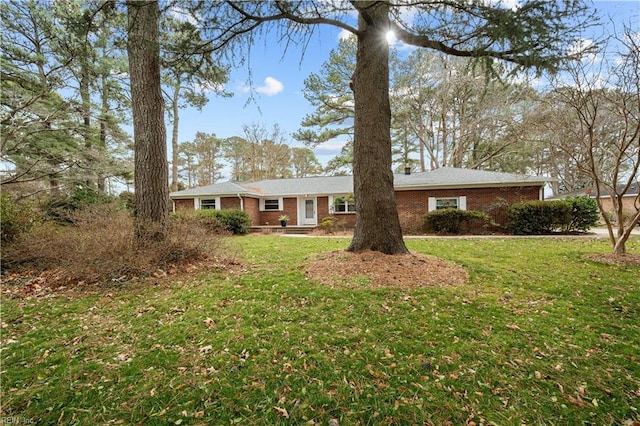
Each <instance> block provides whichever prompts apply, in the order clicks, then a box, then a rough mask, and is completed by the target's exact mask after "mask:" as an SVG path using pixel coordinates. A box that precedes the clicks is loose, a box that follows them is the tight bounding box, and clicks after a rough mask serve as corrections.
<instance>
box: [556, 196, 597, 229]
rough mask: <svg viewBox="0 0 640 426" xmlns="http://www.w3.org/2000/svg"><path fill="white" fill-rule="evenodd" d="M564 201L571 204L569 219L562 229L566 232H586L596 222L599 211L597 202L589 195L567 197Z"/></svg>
mask: <svg viewBox="0 0 640 426" xmlns="http://www.w3.org/2000/svg"><path fill="white" fill-rule="evenodd" d="M564 201H565V202H567V203H569V204H570V205H571V221H570V222H569V225H568V226H567V227H566V229H564V231H566V232H586V231H588V230H589V229H590V228H591V227H592V226H595V225H597V224H598V221H599V220H600V213H599V212H598V203H596V200H595V199H594V198H590V197H580V196H578V197H567V198H565V199H564Z"/></svg>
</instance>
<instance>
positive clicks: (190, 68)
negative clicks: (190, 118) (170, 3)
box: [161, 6, 228, 191]
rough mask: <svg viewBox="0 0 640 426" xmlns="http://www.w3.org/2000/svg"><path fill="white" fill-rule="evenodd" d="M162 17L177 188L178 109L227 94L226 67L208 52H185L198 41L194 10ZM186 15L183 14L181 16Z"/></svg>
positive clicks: (174, 186)
mask: <svg viewBox="0 0 640 426" xmlns="http://www.w3.org/2000/svg"><path fill="white" fill-rule="evenodd" d="M170 11H173V12H174V13H166V14H164V16H163V19H162V22H161V24H162V27H163V31H162V35H161V43H162V50H163V55H162V83H163V87H164V94H165V100H166V102H167V104H168V105H169V108H168V109H167V111H168V113H169V119H170V121H171V124H172V132H171V148H172V150H171V152H172V154H171V190H172V191H177V189H178V180H179V174H178V163H179V160H178V156H179V146H178V135H179V124H180V109H182V108H185V107H187V106H191V107H194V108H196V109H197V110H201V109H202V108H203V107H204V106H205V105H206V104H207V103H208V102H209V94H210V93H213V94H217V95H222V96H228V94H227V93H226V92H225V91H224V84H225V83H226V82H227V79H228V76H227V73H228V70H227V69H225V68H223V67H221V66H219V65H218V64H217V63H216V62H215V60H214V58H213V57H212V55H211V53H199V54H185V53H186V52H190V51H192V50H193V48H192V46H193V45H194V44H198V43H202V38H201V35H200V30H199V29H198V27H197V26H196V25H194V23H193V22H192V21H196V20H197V14H192V12H190V11H189V10H188V9H179V10H176V6H174V9H172V10H170ZM183 15H186V16H183Z"/></svg>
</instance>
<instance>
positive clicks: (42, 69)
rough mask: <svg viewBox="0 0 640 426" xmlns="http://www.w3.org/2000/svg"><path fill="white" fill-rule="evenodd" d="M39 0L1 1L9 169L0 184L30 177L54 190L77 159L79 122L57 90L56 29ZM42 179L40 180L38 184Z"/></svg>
mask: <svg viewBox="0 0 640 426" xmlns="http://www.w3.org/2000/svg"><path fill="white" fill-rule="evenodd" d="M45 6H46V5H45V4H44V3H43V2H40V1H35V0H32V1H27V2H19V1H12V2H2V3H0V14H1V17H2V28H3V32H2V75H1V78H0V84H1V85H2V86H1V88H2V90H0V100H1V111H0V119H1V126H2V127H1V132H0V134H1V136H0V138H1V145H0V147H1V154H2V161H3V162H4V164H5V165H11V166H10V170H8V171H7V173H5V174H4V175H3V176H2V181H1V182H2V185H3V186H4V185H16V184H21V183H25V182H31V183H35V187H34V188H33V190H34V191H37V190H43V189H44V190H49V191H51V192H54V193H55V192H57V191H58V190H59V188H60V182H61V181H62V180H64V179H65V177H66V176H67V175H68V174H69V171H70V170H71V169H73V168H74V167H75V166H76V164H77V163H78V161H79V157H80V149H79V147H78V144H77V136H78V133H79V132H78V130H79V124H78V122H77V120H76V116H75V114H74V107H73V105H72V103H71V102H69V100H67V99H65V98H64V97H63V96H61V95H60V93H59V92H60V91H61V90H62V89H64V88H66V87H67V86H66V85H65V80H66V79H65V76H66V64H65V63H64V62H60V61H57V60H56V47H57V44H56V39H55V37H56V34H57V32H58V31H59V30H60V28H59V27H57V26H56V23H55V21H54V20H53V18H52V17H51V15H50V14H48V13H47V10H46V7H45ZM40 183H42V184H40Z"/></svg>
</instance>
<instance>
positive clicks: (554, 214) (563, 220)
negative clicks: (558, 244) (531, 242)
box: [507, 200, 571, 235]
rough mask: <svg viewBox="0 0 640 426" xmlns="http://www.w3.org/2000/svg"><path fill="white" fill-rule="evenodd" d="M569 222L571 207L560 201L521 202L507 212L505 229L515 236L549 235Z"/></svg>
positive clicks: (513, 205)
mask: <svg viewBox="0 0 640 426" xmlns="http://www.w3.org/2000/svg"><path fill="white" fill-rule="evenodd" d="M570 222H571V205H570V204H569V203H567V202H565V201H562V200H555V201H522V202H519V203H515V204H512V205H511V207H509V210H508V212H507V228H508V229H509V231H510V232H511V233H513V234H516V235H541V234H549V233H551V232H553V231H554V230H557V229H564V228H566V227H567V226H568V225H569V223H570Z"/></svg>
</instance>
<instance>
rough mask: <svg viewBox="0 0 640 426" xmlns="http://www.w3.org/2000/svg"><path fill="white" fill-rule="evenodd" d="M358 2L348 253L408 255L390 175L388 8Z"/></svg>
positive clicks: (384, 5)
mask: <svg viewBox="0 0 640 426" xmlns="http://www.w3.org/2000/svg"><path fill="white" fill-rule="evenodd" d="M364 3H365V2H360V3H356V4H357V5H358V7H359V8H360V6H362V8H361V9H360V17H359V21H358V26H359V35H358V49H357V54H356V71H355V74H354V77H353V92H354V100H355V123H354V124H355V126H354V132H355V135H354V144H353V187H354V196H355V204H356V228H355V231H354V235H353V240H352V241H351V244H350V245H349V247H348V248H347V250H348V251H353V252H359V251H363V250H374V251H380V252H382V253H386V254H400V253H406V252H407V251H408V250H407V247H406V246H405V244H404V241H403V239H402V230H401V228H400V220H399V219H398V212H397V207H396V199H395V192H394V188H393V172H392V170H391V165H392V162H391V134H390V129H391V108H390V105H389V46H388V44H387V39H386V33H387V31H388V29H389V6H388V5H387V4H385V3H382V2H380V3H377V4H371V5H369V4H364Z"/></svg>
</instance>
